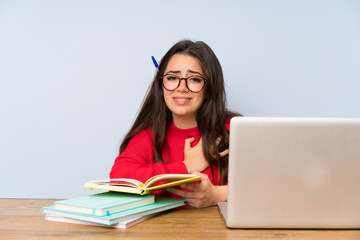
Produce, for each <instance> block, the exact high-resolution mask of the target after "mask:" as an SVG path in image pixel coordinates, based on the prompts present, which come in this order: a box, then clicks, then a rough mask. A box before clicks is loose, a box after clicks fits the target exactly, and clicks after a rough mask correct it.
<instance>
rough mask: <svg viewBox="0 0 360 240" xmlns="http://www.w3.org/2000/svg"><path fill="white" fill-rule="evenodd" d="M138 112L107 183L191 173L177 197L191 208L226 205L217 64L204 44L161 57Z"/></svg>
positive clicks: (224, 119) (224, 123)
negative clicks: (194, 178) (194, 180)
mask: <svg viewBox="0 0 360 240" xmlns="http://www.w3.org/2000/svg"><path fill="white" fill-rule="evenodd" d="M158 70H159V71H158V72H157V74H156V76H155V78H154V80H153V82H152V84H151V86H150V88H149V90H148V92H147V94H146V96H145V99H144V102H143V104H142V107H141V109H140V112H139V114H138V116H137V118H136V120H135V122H134V124H133V126H132V127H131V129H130V131H129V132H128V133H127V135H126V136H125V138H124V140H123V142H122V143H121V146H120V155H119V156H118V157H117V158H116V160H115V163H114V166H113V167H112V169H111V172H110V178H126V177H127V178H134V179H138V180H140V181H144V182H145V181H146V180H147V179H149V178H150V177H152V176H155V175H158V174H164V173H193V174H196V175H200V176H201V182H200V184H197V183H186V184H183V185H181V188H182V189H178V188H169V189H167V192H166V190H164V191H160V192H156V194H157V195H164V196H171V195H173V194H176V195H178V196H180V197H181V198H183V199H185V200H186V202H187V203H188V204H189V205H190V206H193V207H197V208H200V207H207V206H211V205H215V204H216V203H217V202H220V201H226V200H227V185H226V184H227V170H228V154H227V153H228V146H229V133H228V131H229V122H230V119H231V117H233V116H236V115H240V114H237V113H234V112H230V111H228V110H227V108H226V95H225V89H224V78H223V73H222V69H221V65H220V63H219V61H218V59H217V57H216V56H215V54H214V52H213V51H212V50H211V48H210V47H209V46H208V45H207V44H205V43H204V42H192V41H189V40H184V41H180V42H178V43H177V44H175V45H174V46H173V47H172V48H171V49H170V50H169V51H168V52H167V53H166V54H165V56H164V57H163V59H162V60H161V62H160V64H159V68H158Z"/></svg>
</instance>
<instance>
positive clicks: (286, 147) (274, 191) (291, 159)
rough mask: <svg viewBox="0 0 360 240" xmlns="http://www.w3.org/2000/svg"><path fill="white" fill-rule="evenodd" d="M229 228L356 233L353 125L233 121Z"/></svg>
mask: <svg viewBox="0 0 360 240" xmlns="http://www.w3.org/2000/svg"><path fill="white" fill-rule="evenodd" d="M218 205H219V210H220V212H221V214H222V216H223V218H224V220H225V223H226V226H228V227H230V228H313V229H317V228H336V229H339V228H341V229H347V228H351V229H356V228H360V118H359V119H356V118H353V119H351V118H350V119H341V118H258V117H235V118H233V119H232V120H231V123H230V146H229V183H228V201H227V202H221V203H219V204H218Z"/></svg>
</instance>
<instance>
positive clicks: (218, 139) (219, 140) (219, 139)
mask: <svg viewBox="0 0 360 240" xmlns="http://www.w3.org/2000/svg"><path fill="white" fill-rule="evenodd" d="M220 142H221V137H218V138H217V139H216V146H217V145H219V143H220Z"/></svg>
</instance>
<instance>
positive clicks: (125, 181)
mask: <svg viewBox="0 0 360 240" xmlns="http://www.w3.org/2000/svg"><path fill="white" fill-rule="evenodd" d="M200 180H201V177H200V176H197V175H194V174H160V175H157V176H154V177H152V178H150V179H148V180H147V181H146V182H145V183H142V182H140V181H138V180H135V179H130V178H116V179H104V180H94V181H89V182H87V183H85V185H84V187H86V188H90V189H101V190H108V191H116V192H126V193H134V194H140V195H146V194H149V193H150V192H151V191H154V190H158V189H164V188H168V187H174V186H178V185H180V184H182V183H185V182H199V181H200Z"/></svg>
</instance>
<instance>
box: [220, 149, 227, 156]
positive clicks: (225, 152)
mask: <svg viewBox="0 0 360 240" xmlns="http://www.w3.org/2000/svg"><path fill="white" fill-rule="evenodd" d="M228 154H229V149H226V150H224V151H222V152H221V153H219V155H220V157H223V156H226V155H228Z"/></svg>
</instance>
